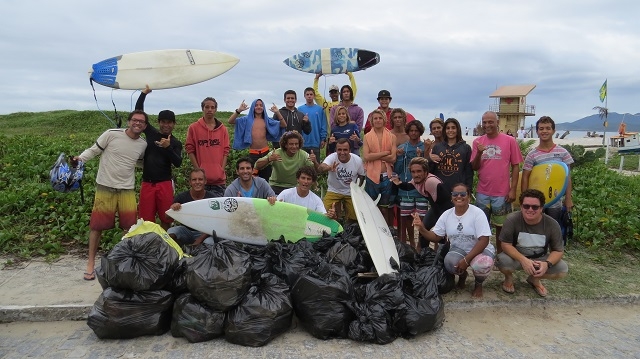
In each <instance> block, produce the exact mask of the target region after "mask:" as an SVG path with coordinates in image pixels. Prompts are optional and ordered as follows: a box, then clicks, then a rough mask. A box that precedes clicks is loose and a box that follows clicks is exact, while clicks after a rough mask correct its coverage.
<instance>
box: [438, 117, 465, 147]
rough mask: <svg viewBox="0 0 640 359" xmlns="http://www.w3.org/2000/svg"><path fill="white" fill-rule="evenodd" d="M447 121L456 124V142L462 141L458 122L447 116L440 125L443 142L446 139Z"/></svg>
mask: <svg viewBox="0 0 640 359" xmlns="http://www.w3.org/2000/svg"><path fill="white" fill-rule="evenodd" d="M449 123H453V124H454V125H455V126H456V143H458V142H460V141H462V128H461V127H460V122H458V120H456V119H455V118H453V117H449V118H448V119H447V120H446V121H444V126H442V129H443V131H444V136H443V137H444V138H445V142H446V140H447V124H449Z"/></svg>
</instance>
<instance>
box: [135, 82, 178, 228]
mask: <svg viewBox="0 0 640 359" xmlns="http://www.w3.org/2000/svg"><path fill="white" fill-rule="evenodd" d="M149 93H151V89H150V88H149V86H147V87H146V88H145V89H144V90H142V91H141V92H140V97H138V101H137V102H136V110H141V111H144V100H145V99H146V97H147V94H149ZM175 125H176V115H175V114H174V113H173V111H169V110H162V111H160V113H159V114H158V127H159V130H158V129H156V128H155V127H153V126H152V125H151V124H148V125H147V127H146V128H145V129H144V135H145V137H146V139H147V149H146V150H145V152H144V167H143V169H142V185H141V187H140V203H139V205H138V216H139V217H140V218H142V219H144V220H145V221H150V222H155V221H156V215H157V216H158V218H160V225H161V226H162V228H164V229H165V230H166V229H168V228H169V227H170V226H171V222H173V220H172V219H171V218H170V217H168V216H167V215H166V213H165V212H166V211H167V210H168V209H169V207H170V206H171V204H172V203H173V178H172V175H171V165H173V166H175V167H180V165H181V164H182V143H181V142H180V141H179V140H178V139H176V138H175V137H173V136H172V133H173V128H174V127H175Z"/></svg>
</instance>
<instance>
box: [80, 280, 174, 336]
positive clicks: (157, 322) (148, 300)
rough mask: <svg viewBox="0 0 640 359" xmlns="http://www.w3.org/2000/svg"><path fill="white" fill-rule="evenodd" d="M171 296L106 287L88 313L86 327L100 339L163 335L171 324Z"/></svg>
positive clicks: (163, 293)
mask: <svg viewBox="0 0 640 359" xmlns="http://www.w3.org/2000/svg"><path fill="white" fill-rule="evenodd" d="M172 306H173V294H171V292H169V291H167V290H150V291H141V292H134V291H131V290H125V289H117V288H107V289H105V290H104V291H103V292H102V294H100V296H99V297H98V300H96V302H95V304H94V305H93V307H92V308H91V312H89V317H88V318H87V325H88V326H89V328H91V329H93V332H94V333H96V336H97V337H98V338H100V339H130V338H136V337H140V336H143V335H161V334H164V333H165V332H166V331H167V330H169V327H170V325H171V308H172Z"/></svg>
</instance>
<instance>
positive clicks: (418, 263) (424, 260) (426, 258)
mask: <svg viewBox="0 0 640 359" xmlns="http://www.w3.org/2000/svg"><path fill="white" fill-rule="evenodd" d="M415 259H416V260H415V262H414V266H415V267H416V268H418V269H419V268H420V267H431V266H432V265H433V262H435V260H436V252H435V251H434V250H433V249H431V247H424V248H422V249H421V250H420V252H419V253H417V254H416V257H415Z"/></svg>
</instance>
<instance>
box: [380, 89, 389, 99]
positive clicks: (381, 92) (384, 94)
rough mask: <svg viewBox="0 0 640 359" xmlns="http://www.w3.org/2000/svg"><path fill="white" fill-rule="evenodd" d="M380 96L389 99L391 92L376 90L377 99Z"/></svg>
mask: <svg viewBox="0 0 640 359" xmlns="http://www.w3.org/2000/svg"><path fill="white" fill-rule="evenodd" d="M381 97H388V98H389V99H391V92H389V91H387V90H380V92H378V100H379V99H380V98H381Z"/></svg>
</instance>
